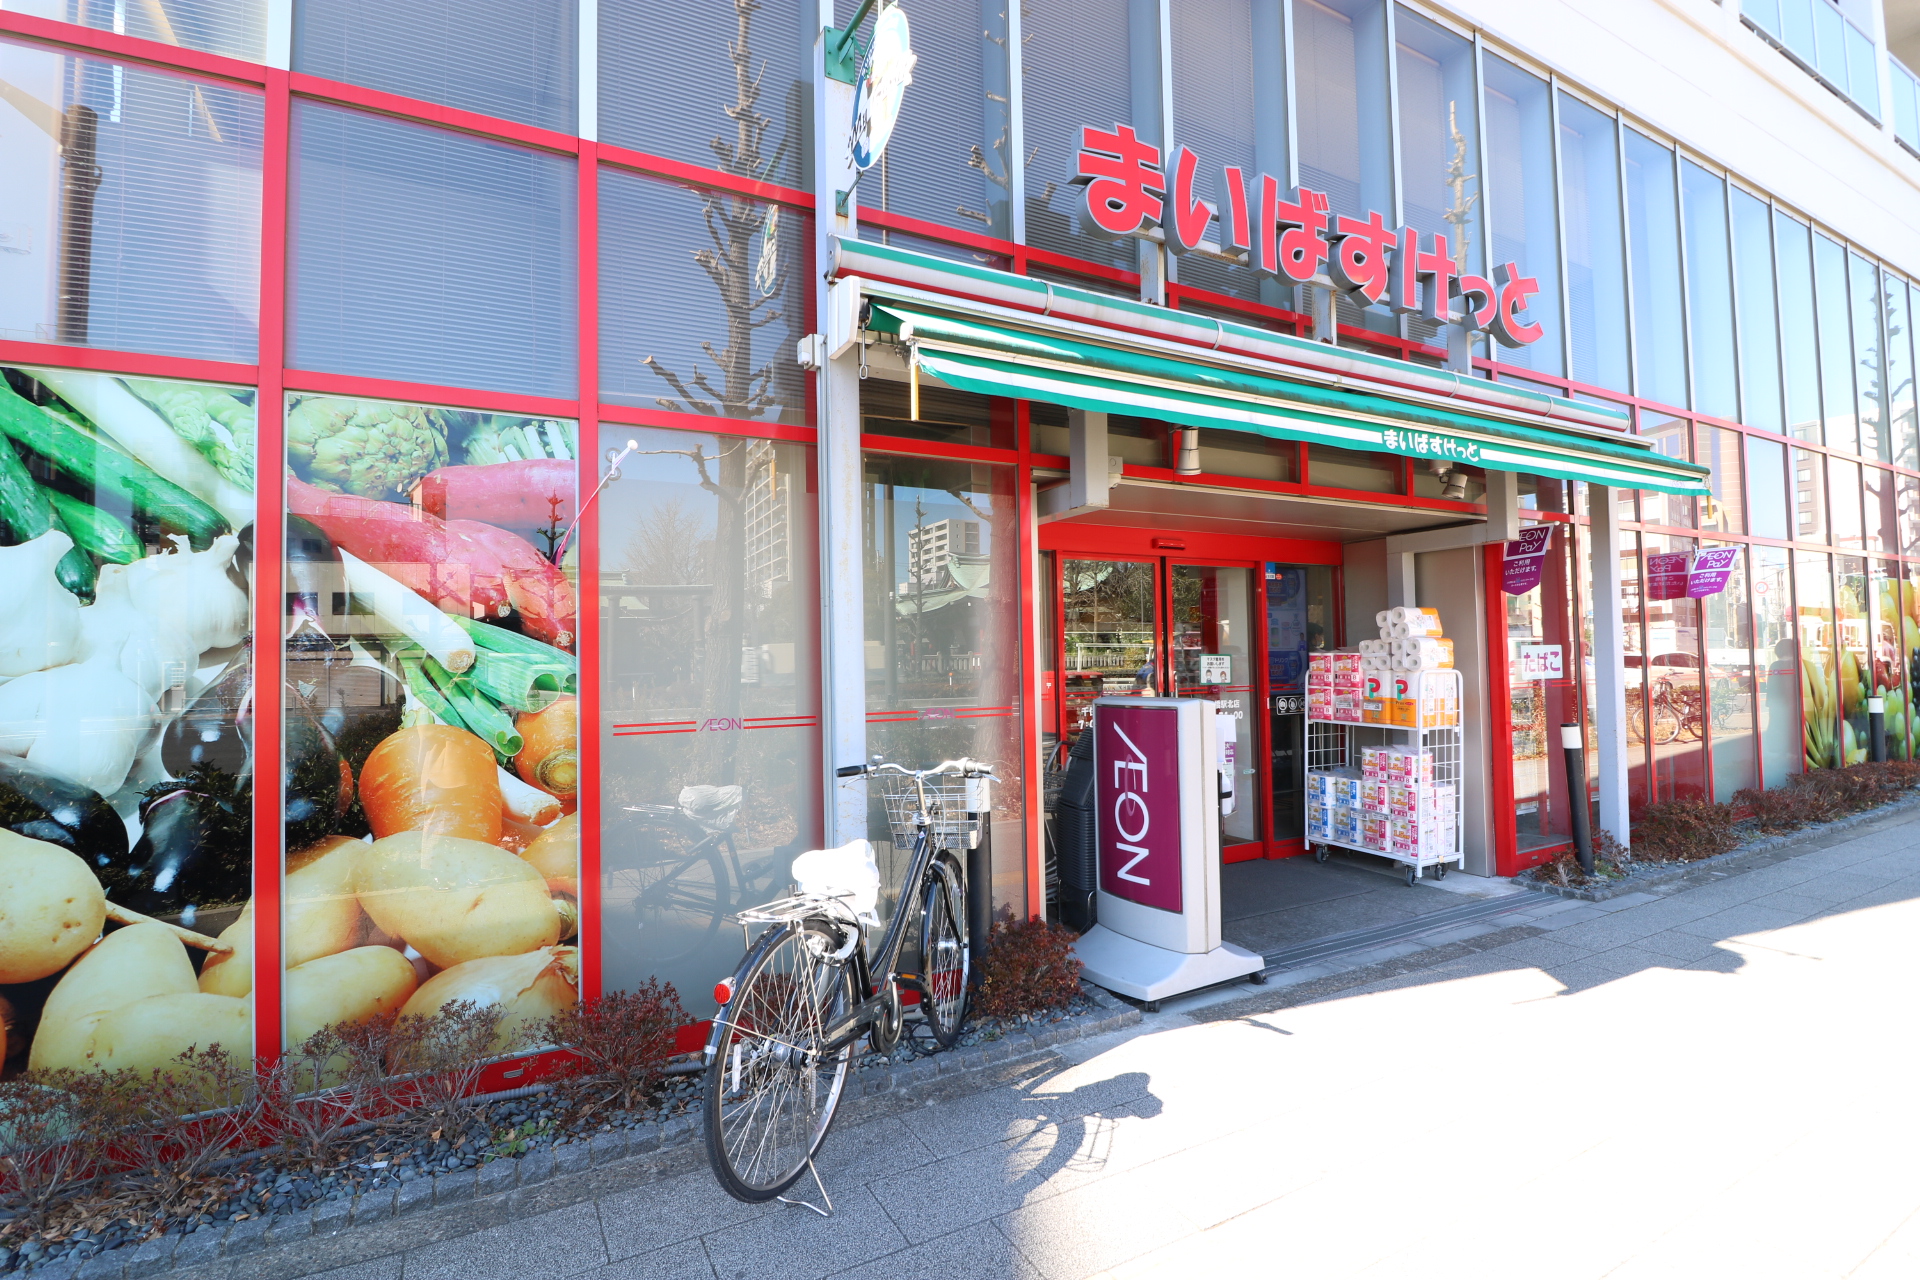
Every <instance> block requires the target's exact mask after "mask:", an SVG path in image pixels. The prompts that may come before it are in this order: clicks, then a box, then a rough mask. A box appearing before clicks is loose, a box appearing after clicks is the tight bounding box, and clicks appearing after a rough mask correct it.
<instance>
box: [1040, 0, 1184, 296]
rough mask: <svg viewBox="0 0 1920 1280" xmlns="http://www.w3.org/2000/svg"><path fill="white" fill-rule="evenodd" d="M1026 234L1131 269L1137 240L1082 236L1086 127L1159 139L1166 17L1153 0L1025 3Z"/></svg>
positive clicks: (1045, 245) (1042, 242)
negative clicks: (1077, 180)
mask: <svg viewBox="0 0 1920 1280" xmlns="http://www.w3.org/2000/svg"><path fill="white" fill-rule="evenodd" d="M1020 26H1021V40H1022V45H1021V49H1020V59H1021V61H1020V74H1021V76H1022V77H1023V78H1022V80H1021V82H1020V87H1021V90H1022V93H1021V101H1022V103H1023V113H1024V117H1025V118H1024V119H1023V120H1022V122H1021V123H1022V125H1023V126H1024V127H1025V130H1026V147H1027V157H1026V159H1025V161H1024V162H1023V163H1025V164H1026V166H1027V169H1026V188H1027V242H1028V243H1029V244H1034V245H1038V246H1039V247H1041V248H1043V249H1051V250H1052V251H1053V252H1055V253H1064V254H1069V255H1071V256H1072V257H1075V258H1087V259H1090V260H1091V261H1094V262H1104V263H1108V264H1110V265H1113V266H1118V267H1124V268H1125V269H1127V270H1129V271H1132V270H1134V269H1135V267H1136V266H1137V265H1138V259H1137V257H1136V256H1135V255H1136V251H1135V248H1134V246H1133V244H1132V243H1131V242H1129V241H1125V240H1107V239H1104V238H1102V237H1099V236H1090V235H1085V234H1082V232H1081V230H1080V226H1081V209H1082V208H1083V207H1084V206H1083V204H1082V199H1081V197H1082V192H1081V189H1080V188H1079V187H1077V186H1074V185H1073V171H1074V160H1073V158H1074V155H1075V154H1076V153H1077V152H1078V151H1079V150H1080V130H1081V129H1082V128H1083V127H1085V126H1087V125H1098V126H1100V127H1101V128H1110V127H1112V126H1113V125H1114V124H1116V123H1118V124H1131V125H1132V126H1133V127H1134V130H1135V131H1136V132H1137V133H1138V134H1139V136H1140V137H1142V138H1145V139H1147V140H1148V141H1149V142H1152V143H1155V144H1156V145H1157V144H1158V143H1159V142H1160V53H1159V49H1160V35H1159V31H1160V18H1159V8H1158V6H1157V5H1156V4H1155V3H1153V0H1057V2H1056V3H1049V4H1043V5H1034V6H1031V7H1030V8H1025V9H1022V10H1021V17H1020Z"/></svg>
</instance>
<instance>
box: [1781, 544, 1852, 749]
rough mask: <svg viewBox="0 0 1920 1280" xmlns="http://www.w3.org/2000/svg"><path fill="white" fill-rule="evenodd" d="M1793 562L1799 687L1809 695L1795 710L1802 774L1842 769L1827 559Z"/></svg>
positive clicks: (1815, 555)
mask: <svg viewBox="0 0 1920 1280" xmlns="http://www.w3.org/2000/svg"><path fill="white" fill-rule="evenodd" d="M1793 559H1794V568H1793V597H1794V602H1795V616H1796V618H1797V619H1798V621H1799V637H1798V639H1799V643H1800V662H1801V664H1802V667H1803V668H1804V672H1803V678H1802V687H1803V689H1804V690H1808V691H1811V696H1808V695H1806V694H1803V696H1802V703H1803V706H1802V708H1801V710H1802V714H1803V715H1804V716H1805V719H1806V734H1805V740H1804V744H1803V749H1804V752H1805V758H1806V767H1807V768H1809V769H1828V768H1833V767H1835V766H1837V765H1839V764H1841V763H1842V758H1841V756H1840V754H1839V747H1840V676H1839V667H1838V665H1837V663H1838V655H1837V648H1838V646H1837V645H1836V643H1835V637H1834V628H1833V576H1832V574H1833V568H1832V563H1831V561H1832V557H1831V556H1829V555H1828V554H1827V553H1826V552H1824V551H1798V552H1795V553H1794V558H1793Z"/></svg>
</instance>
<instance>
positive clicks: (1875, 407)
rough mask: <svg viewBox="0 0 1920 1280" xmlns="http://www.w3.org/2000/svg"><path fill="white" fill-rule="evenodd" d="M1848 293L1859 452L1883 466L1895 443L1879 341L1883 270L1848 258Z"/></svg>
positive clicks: (1851, 256)
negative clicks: (1888, 425)
mask: <svg viewBox="0 0 1920 1280" xmlns="http://www.w3.org/2000/svg"><path fill="white" fill-rule="evenodd" d="M1847 274H1848V279H1849V292H1850V294H1851V297H1852V300H1853V364H1854V385H1855V387H1856V388H1857V389H1858V391H1859V401H1858V412H1859V420H1860V452H1861V454H1862V455H1863V456H1865V457H1868V458H1879V459H1880V460H1881V461H1882V462H1891V461H1892V460H1893V441H1892V439H1891V437H1890V435H1889V434H1888V432H1887V430H1886V420H1887V418H1886V414H1887V410H1886V405H1885V403H1884V398H1885V396H1886V392H1887V381H1886V367H1885V364H1884V362H1883V360H1882V355H1883V353H1884V351H1885V344H1884V343H1882V341H1881V337H1880V320H1881V316H1880V307H1881V305H1882V303H1883V301H1884V299H1883V297H1882V295H1881V293H1880V269H1879V268H1878V267H1876V266H1874V265H1873V264H1872V263H1871V262H1868V261H1867V260H1866V259H1865V258H1862V257H1861V256H1860V255H1859V254H1857V253H1850V254H1848V255H1847Z"/></svg>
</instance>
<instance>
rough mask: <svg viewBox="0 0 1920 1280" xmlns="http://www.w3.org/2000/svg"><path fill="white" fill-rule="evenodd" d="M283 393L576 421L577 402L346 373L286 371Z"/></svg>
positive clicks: (578, 405) (578, 406) (308, 370)
mask: <svg viewBox="0 0 1920 1280" xmlns="http://www.w3.org/2000/svg"><path fill="white" fill-rule="evenodd" d="M287 390H289V391H315V392H319V393H321V394H323V395H343V396H374V397H377V398H380V399H383V400H404V401H408V402H411V403H421V404H439V405H447V406H449V407H450V408H455V409H484V410H487V411H488V412H490V413H524V414H529V415H532V416H534V417H541V418H578V417H579V416H580V402H579V401H578V400H557V399H552V398H550V397H547V396H523V395H516V394H514V393H512V392H507V391H475V390H473V389H472V388H470V387H441V386H435V385H433V384H431V383H426V382H396V381H394V380H392V379H390V378H362V377H358V376H356V375H353V374H346V373H319V372H316V371H314V370H310V369H289V370H287Z"/></svg>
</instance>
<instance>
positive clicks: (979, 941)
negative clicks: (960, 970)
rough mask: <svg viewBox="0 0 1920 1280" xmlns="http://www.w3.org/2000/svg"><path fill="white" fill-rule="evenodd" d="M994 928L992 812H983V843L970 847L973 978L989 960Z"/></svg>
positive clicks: (969, 920)
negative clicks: (989, 939) (988, 936)
mask: <svg viewBox="0 0 1920 1280" xmlns="http://www.w3.org/2000/svg"><path fill="white" fill-rule="evenodd" d="M992 931H993V813H992V810H991V808H989V810H988V812H986V813H983V814H981V815H980V843H979V844H977V845H975V846H974V847H973V848H971V849H969V850H967V952H968V955H969V956H970V957H971V958H972V962H973V973H974V981H975V982H978V981H979V980H980V974H981V973H982V972H984V970H983V968H982V966H983V965H985V964H986V962H987V935H988V934H990V933H991V932H992Z"/></svg>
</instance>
